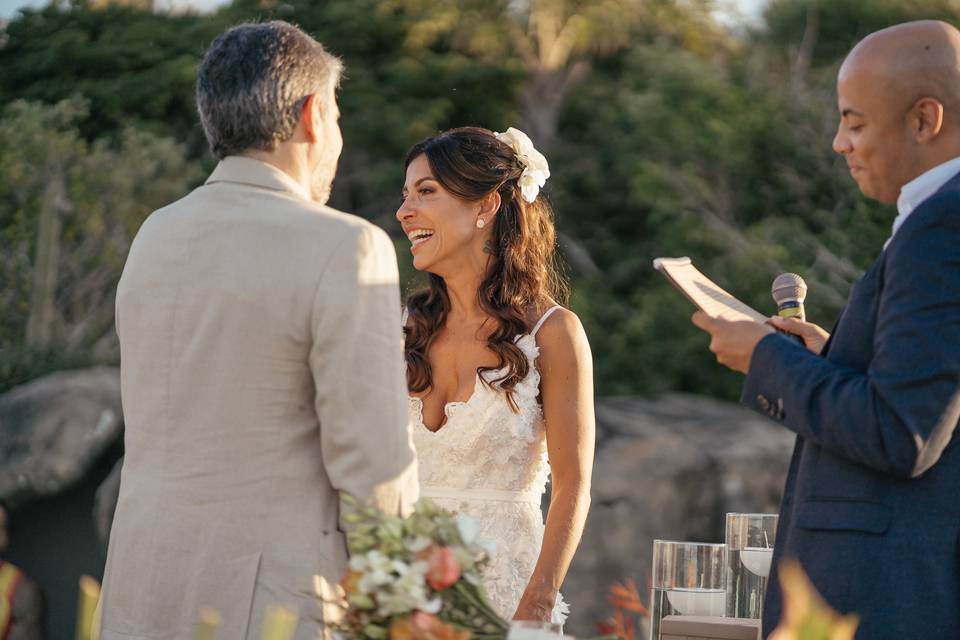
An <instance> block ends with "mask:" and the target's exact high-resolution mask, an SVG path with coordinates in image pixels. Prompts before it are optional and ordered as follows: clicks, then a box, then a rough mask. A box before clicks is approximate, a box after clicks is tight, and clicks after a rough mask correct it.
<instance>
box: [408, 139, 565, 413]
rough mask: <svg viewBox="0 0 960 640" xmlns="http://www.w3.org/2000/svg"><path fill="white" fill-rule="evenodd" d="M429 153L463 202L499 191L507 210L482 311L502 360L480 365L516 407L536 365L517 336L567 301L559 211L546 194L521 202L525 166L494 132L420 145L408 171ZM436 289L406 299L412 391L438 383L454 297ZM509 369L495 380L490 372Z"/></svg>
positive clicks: (499, 221) (436, 279)
mask: <svg viewBox="0 0 960 640" xmlns="http://www.w3.org/2000/svg"><path fill="white" fill-rule="evenodd" d="M421 155H423V156H425V157H426V159H427V162H428V163H429V165H430V169H431V171H432V172H433V175H434V177H435V178H436V179H437V181H438V182H439V183H440V184H441V185H442V186H443V188H444V189H446V190H447V191H449V192H450V193H451V194H452V195H454V196H455V197H457V198H461V199H463V200H465V201H468V202H475V201H477V200H480V199H482V198H484V197H485V196H487V195H489V194H491V193H493V192H495V191H496V192H498V193H499V194H500V209H499V210H498V211H497V215H496V216H495V217H494V219H493V232H492V235H491V241H490V245H489V253H490V261H489V264H488V268H487V273H486V276H485V277H484V279H483V281H482V283H481V284H480V288H479V290H478V292H477V298H478V302H479V304H480V308H481V309H483V310H484V311H485V312H486V313H488V314H489V315H490V316H491V317H492V318H493V319H494V320H495V321H496V323H497V326H496V328H495V330H494V331H493V332H492V333H491V334H490V336H489V338H488V339H487V346H488V348H489V349H490V350H491V351H493V352H494V353H495V354H496V355H497V358H498V360H499V364H498V366H497V367H479V368H478V369H477V374H478V375H480V379H481V380H483V382H484V384H487V385H488V386H490V387H491V388H494V389H499V390H500V391H501V392H503V393H505V394H506V397H507V401H508V403H509V404H510V406H511V408H513V409H514V410H517V406H516V403H515V402H514V398H513V390H514V388H515V387H516V385H517V384H518V383H519V382H520V381H521V380H523V379H524V378H525V377H526V376H527V374H528V373H529V372H530V363H529V361H528V360H527V357H526V355H524V353H523V351H521V350H520V348H519V347H518V346H517V345H516V344H515V343H514V339H515V338H516V337H517V336H519V335H522V334H525V333H529V332H530V330H531V326H530V322H529V318H530V317H531V313H537V312H540V311H543V307H544V306H546V305H548V304H550V302H551V301H557V302H559V303H561V304H563V303H565V302H566V299H567V297H568V289H567V285H566V283H565V282H564V280H563V279H562V277H561V276H560V272H559V270H558V269H557V265H556V263H555V260H556V231H555V229H554V220H553V211H552V209H551V208H550V205H549V203H548V202H547V200H546V198H545V197H544V196H543V194H542V193H541V194H539V195H538V196H537V197H536V199H535V200H534V201H533V202H526V201H524V199H523V198H522V197H521V189H520V185H519V183H518V181H519V179H520V176H521V174H522V173H523V169H524V167H523V166H521V164H520V163H519V161H518V159H517V156H516V154H515V153H514V151H513V149H511V148H510V146H508V145H507V144H505V143H504V142H501V141H500V140H498V139H497V138H496V137H495V136H494V134H493V133H492V132H491V131H488V130H487V129H481V128H478V127H463V128H459V129H451V130H449V131H446V132H444V133H441V134H440V135H437V136H434V137H432V138H427V139H426V140H424V141H422V142H420V143H418V144H416V145H414V146H413V148H411V149H410V151H409V152H407V157H406V163H405V166H406V167H409V166H410V163H411V162H413V161H414V160H415V159H416V158H418V157H420V156H421ZM428 278H429V284H428V286H427V287H426V288H425V289H422V290H420V291H417V292H415V293H413V294H411V295H410V297H408V298H407V312H408V314H409V319H408V322H407V326H406V327H405V328H404V333H405V336H406V339H405V345H404V353H405V356H406V361H407V387H408V388H409V389H410V391H413V392H417V393H420V392H424V391H426V390H428V389H429V388H430V387H431V386H432V385H433V372H432V371H431V368H430V361H429V359H428V358H427V354H428V353H429V351H430V345H431V344H432V342H433V339H434V337H435V336H436V335H437V333H438V332H439V331H440V329H441V328H442V327H443V326H444V323H445V322H446V320H447V315H448V314H449V312H450V297H449V295H448V293H447V287H446V283H445V282H444V280H443V278H441V277H440V276H437V275H435V274H432V273H431V274H428ZM497 369H503V370H504V373H503V375H502V376H500V377H499V378H497V379H495V380H492V381H488V380H487V379H486V378H485V377H484V376H483V375H481V374H483V373H484V372H485V371H495V370H497Z"/></svg>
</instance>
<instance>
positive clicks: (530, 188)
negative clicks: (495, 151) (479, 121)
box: [494, 127, 550, 202]
mask: <svg viewBox="0 0 960 640" xmlns="http://www.w3.org/2000/svg"><path fill="white" fill-rule="evenodd" d="M494 135H495V136H496V137H497V140H500V141H501V142H504V143H506V144H507V145H509V146H510V148H511V149H513V152H514V153H515V154H517V160H518V161H519V162H520V166H522V167H523V173H522V174H520V180H519V184H520V193H521V194H522V195H523V199H524V200H526V201H527V202H533V201H534V200H536V199H537V195H538V194H539V193H540V189H542V188H543V186H544V185H545V184H546V183H547V178H549V177H550V165H549V164H548V163H547V159H546V157H545V156H544V155H543V154H542V153H540V152H539V151H537V150H536V148H534V146H533V142H532V141H531V140H530V138H529V137H528V136H527V134H525V133H524V132H523V131H520V130H519V129H515V128H513V127H510V128H508V129H507V130H506V132H504V133H496V134H494Z"/></svg>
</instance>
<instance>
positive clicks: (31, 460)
mask: <svg viewBox="0 0 960 640" xmlns="http://www.w3.org/2000/svg"><path fill="white" fill-rule="evenodd" d="M122 433H123V411H122V410H121V407H120V374H119V370H118V369H117V368H115V367H97V368H93V369H84V370H79V371H63V372H58V373H54V374H51V375H48V376H44V377H42V378H38V379H36V380H34V381H32V382H30V383H28V384H25V385H22V386H19V387H16V388H15V389H12V390H11V391H9V392H7V393H5V394H3V395H2V396H0V500H2V501H3V502H5V503H7V504H10V505H11V506H17V505H19V504H23V503H27V502H31V501H33V500H35V499H38V498H44V497H50V496H54V495H57V494H59V493H61V492H62V491H64V490H66V489H68V488H70V487H72V486H73V485H75V484H76V483H78V482H79V481H80V480H82V479H83V478H84V476H85V475H86V474H87V472H88V471H89V470H90V468H91V467H92V466H93V465H94V464H95V463H96V462H97V460H98V459H99V458H100V457H101V456H102V455H103V454H104V452H105V451H106V450H107V449H108V448H109V447H110V446H111V445H113V444H115V443H116V442H117V440H119V439H120V438H121V437H122Z"/></svg>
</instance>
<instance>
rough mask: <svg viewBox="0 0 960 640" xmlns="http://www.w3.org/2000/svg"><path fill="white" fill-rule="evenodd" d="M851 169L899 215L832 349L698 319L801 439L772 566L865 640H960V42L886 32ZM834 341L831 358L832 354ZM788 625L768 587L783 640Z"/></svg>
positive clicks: (754, 399) (954, 36)
mask: <svg viewBox="0 0 960 640" xmlns="http://www.w3.org/2000/svg"><path fill="white" fill-rule="evenodd" d="M837 97H838V103H839V104H838V106H839V111H840V125H839V128H838V130H837V135H836V137H835V138H834V142H833V145H834V150H836V151H837V152H838V153H840V154H842V155H843V156H844V158H845V160H846V161H847V164H848V165H849V167H850V172H851V174H852V175H853V178H854V179H855V180H856V182H857V185H858V186H859V187H860V190H861V191H863V193H864V195H866V196H868V197H870V198H875V199H877V200H879V201H881V202H885V203H889V204H892V203H894V202H896V204H897V210H898V215H897V218H896V220H895V221H894V223H893V230H892V233H891V237H890V239H889V240H888V241H887V244H886V245H885V247H884V248H883V249H882V251H881V253H880V257H879V258H877V261H876V262H875V263H874V264H873V266H871V267H870V269H869V270H867V273H866V274H865V275H864V276H863V279H862V280H860V282H858V283H857V284H856V285H855V286H854V288H853V290H852V291H851V293H850V299H849V300H848V302H847V306H846V308H845V309H844V311H843V314H842V315H841V316H840V319H839V321H838V322H837V325H836V327H835V328H834V331H833V336H832V337H829V336H828V335H827V334H826V332H825V331H823V330H822V329H820V328H819V327H816V326H815V325H812V324H809V323H802V322H798V321H788V322H784V321H777V322H776V325H777V326H778V328H781V329H783V330H785V331H788V332H790V333H795V334H797V335H799V336H801V337H802V338H803V339H804V342H805V343H806V345H807V348H806V349H804V348H803V347H802V346H799V345H797V344H795V343H794V342H792V341H791V340H789V339H788V338H786V337H784V336H783V335H779V334H777V333H774V332H773V330H772V329H771V328H770V327H769V326H766V325H763V324H758V323H754V322H725V321H723V320H714V319H710V318H709V317H707V316H705V315H703V314H702V313H698V314H696V315H695V316H694V322H695V323H696V324H697V325H698V326H700V327H701V328H703V329H704V330H706V331H708V332H709V333H710V334H711V336H712V342H711V347H710V348H711V350H712V351H714V352H715V353H716V355H717V359H718V360H719V361H720V362H721V363H722V364H725V365H727V366H729V367H730V368H732V369H736V370H738V371H742V372H745V373H747V379H746V383H745V384H744V388H743V395H742V401H743V402H744V403H746V404H748V405H749V406H752V407H754V408H756V409H757V410H758V411H761V412H763V413H765V414H767V415H769V416H770V417H771V418H773V419H774V420H776V421H778V422H780V423H782V424H783V425H784V426H785V427H787V428H788V429H791V430H792V431H794V432H796V433H797V436H798V437H797V445H796V448H795V450H794V456H793V461H792V462H791V464H790V471H789V474H788V476H787V485H786V489H785V490H784V497H783V503H782V505H781V509H780V527H779V530H778V533H777V541H776V545H775V546H776V549H775V551H774V567H776V566H777V565H778V564H779V562H780V561H781V560H782V559H784V558H785V557H788V556H792V557H795V558H798V559H799V560H800V562H801V564H802V565H803V568H804V569H805V570H806V571H807V573H808V574H809V575H810V577H811V579H812V580H813V583H814V585H815V586H816V587H817V589H818V590H819V591H820V592H821V593H822V594H823V595H824V597H825V599H826V600H827V602H829V603H830V604H831V605H833V606H834V607H835V608H837V609H839V610H840V611H841V612H850V611H852V612H855V613H857V614H859V615H860V619H861V622H860V628H859V631H858V634H857V637H858V638H864V639H866V638H869V639H870V640H903V639H905V638H960V500H958V499H957V492H958V489H960V439H958V438H957V437H956V435H955V432H956V429H957V422H958V419H960V32H958V31H957V29H955V28H954V27H952V26H950V25H948V24H945V23H942V22H932V21H923V22H914V23H907V24H903V25H898V26H895V27H891V28H889V29H885V30H883V31H880V32H877V33H874V34H872V35H870V36H868V37H867V38H866V39H864V40H863V41H862V42H861V43H860V44H858V45H857V46H856V48H854V50H853V51H852V52H851V53H850V55H849V56H848V57H847V59H846V61H844V63H843V66H842V67H841V68H840V74H839V77H838V81H837ZM827 339H829V341H828V342H826V344H825V345H824V340H827ZM781 612H782V603H781V601H780V585H779V584H778V582H777V576H776V572H775V569H774V573H771V576H770V582H769V584H768V588H767V598H766V606H765V611H764V632H765V633H769V632H770V631H771V629H772V628H773V627H774V626H775V625H776V623H777V622H778V619H779V617H780V615H781Z"/></svg>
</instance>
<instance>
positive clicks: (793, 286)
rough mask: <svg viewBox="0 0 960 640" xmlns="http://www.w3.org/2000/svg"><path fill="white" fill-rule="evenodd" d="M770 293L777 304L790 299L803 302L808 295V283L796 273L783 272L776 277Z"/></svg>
mask: <svg viewBox="0 0 960 640" xmlns="http://www.w3.org/2000/svg"><path fill="white" fill-rule="evenodd" d="M770 293H772V294H773V301H774V302H776V303H777V304H780V303H782V302H786V301H788V300H796V301H797V302H803V301H804V299H805V298H806V297H807V283H806V282H804V281H803V278H801V277H800V276H798V275H797V274H795V273H781V274H780V275H778V276H777V277H776V278H774V280H773V286H772V287H771V289H770Z"/></svg>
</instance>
